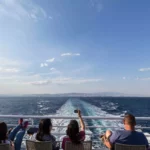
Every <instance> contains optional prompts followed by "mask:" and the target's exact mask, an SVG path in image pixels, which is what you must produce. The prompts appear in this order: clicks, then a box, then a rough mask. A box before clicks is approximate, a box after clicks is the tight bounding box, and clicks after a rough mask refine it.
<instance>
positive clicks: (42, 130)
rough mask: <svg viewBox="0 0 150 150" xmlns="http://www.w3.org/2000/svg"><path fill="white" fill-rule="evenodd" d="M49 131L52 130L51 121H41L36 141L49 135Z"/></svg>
mask: <svg viewBox="0 0 150 150" xmlns="http://www.w3.org/2000/svg"><path fill="white" fill-rule="evenodd" d="M51 130H52V122H51V119H42V120H41V121H40V123H39V129H38V132H37V136H36V139H37V140H39V141H42V140H43V136H44V135H50V132H51Z"/></svg>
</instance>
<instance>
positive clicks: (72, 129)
mask: <svg viewBox="0 0 150 150" xmlns="http://www.w3.org/2000/svg"><path fill="white" fill-rule="evenodd" d="M66 132H67V135H68V136H69V138H70V140H71V141H72V142H73V143H75V144H78V143H80V140H79V124H78V122H77V121H76V120H71V121H70V123H69V125H68V128H67V131H66Z"/></svg>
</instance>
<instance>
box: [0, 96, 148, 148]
mask: <svg viewBox="0 0 150 150" xmlns="http://www.w3.org/2000/svg"><path fill="white" fill-rule="evenodd" d="M77 108H78V109H80V110H81V111H82V114H83V115H84V116H122V115H124V114H125V113H132V114H134V115H135V116H141V117H149V114H150V98H125V97H122V98H121V97H119V98H118V97H117V98H114V97H113V98H112V97H98V98H92V97H88V98H61V97H55V98H52V97H9V98H8V97H4V98H2V97H1V98H0V114H5V115H6V114H13V115H16V114H22V115H57V116H58V115H59V116H62V115H65V116H66V115H68V116H70V115H71V116H75V115H76V114H74V109H77ZM1 120H5V119H3V118H2V119H1ZM5 121H6V122H7V123H14V122H16V120H12V119H7V120H5ZM36 122H37V120H35V123H36ZM85 122H86V125H88V126H104V127H105V126H118V127H122V126H123V125H122V122H121V121H107V120H85ZM53 124H54V125H67V124H68V120H63V119H61V120H55V119H54V120H53ZM137 125H138V126H150V122H149V121H137ZM106 129H107V128H103V129H87V133H94V134H101V133H103V132H105V130H106ZM65 130H66V129H65V128H62V129H58V128H55V131H56V132H62V133H65ZM55 131H54V132H55ZM143 132H149V133H150V130H143ZM92 138H93V139H95V140H98V137H97V136H93V137H92ZM97 147H98V146H97Z"/></svg>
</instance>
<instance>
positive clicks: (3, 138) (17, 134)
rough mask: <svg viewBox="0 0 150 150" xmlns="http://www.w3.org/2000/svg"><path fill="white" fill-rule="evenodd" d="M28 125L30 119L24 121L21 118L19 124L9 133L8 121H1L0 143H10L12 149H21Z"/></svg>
mask: <svg viewBox="0 0 150 150" xmlns="http://www.w3.org/2000/svg"><path fill="white" fill-rule="evenodd" d="M27 127H28V121H25V122H24V123H23V119H20V120H19V125H18V126H17V127H15V128H14V129H12V130H11V131H10V133H9V134H8V132H7V125H6V123H5V122H0V144H1V143H3V144H10V145H11V149H12V150H14V149H15V150H20V149H21V143H22V139H23V136H24V134H25V131H26V128H27ZM14 139H15V140H14Z"/></svg>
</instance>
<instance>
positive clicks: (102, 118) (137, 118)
mask: <svg viewBox="0 0 150 150" xmlns="http://www.w3.org/2000/svg"><path fill="white" fill-rule="evenodd" d="M0 118H5V119H7V118H11V119H12V118H16V119H18V118H25V119H30V121H31V125H29V127H33V126H34V127H37V125H36V124H34V121H33V119H42V118H51V119H65V120H66V119H78V117H73V116H54V115H53V116H51V115H44V116H34V115H0ZM82 118H83V119H86V120H91V119H93V120H118V121H119V120H120V121H121V120H123V117H99V116H82ZM136 120H146V121H150V117H136ZM8 126H16V124H8ZM53 127H58V128H62V127H64V128H65V127H67V126H57V125H54V126H53ZM86 128H87V129H90V128H112V129H113V128H114V129H115V128H123V127H119V126H86ZM136 129H150V127H138V126H136ZM60 134H62V133H59V135H60ZM62 135H64V134H62ZM89 135H92V134H89ZM94 135H96V134H94ZM146 136H147V137H150V135H146Z"/></svg>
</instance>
